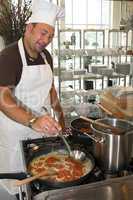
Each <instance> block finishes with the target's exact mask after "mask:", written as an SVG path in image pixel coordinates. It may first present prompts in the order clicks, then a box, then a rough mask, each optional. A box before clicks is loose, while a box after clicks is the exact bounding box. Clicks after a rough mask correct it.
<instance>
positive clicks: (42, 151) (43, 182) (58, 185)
mask: <svg viewBox="0 0 133 200" xmlns="http://www.w3.org/2000/svg"><path fill="white" fill-rule="evenodd" d="M57 151H58V152H59V153H61V152H62V153H63V152H64V151H65V150H64V148H60V147H57V148H56V147H55V148H54V152H57ZM48 153H51V149H49V148H46V147H44V148H42V149H38V150H37V151H35V152H33V154H32V155H31V156H30V157H29V159H28V161H27V167H28V165H29V164H30V163H31V162H32V161H33V159H35V158H37V157H39V156H42V155H47V154H48ZM86 158H87V159H89V160H90V162H91V167H90V168H89V169H88V172H87V173H86V174H85V175H84V176H82V177H80V178H79V179H77V180H74V181H68V182H58V181H53V180H50V179H49V180H48V179H47V180H46V179H45V180H43V179H41V178H38V179H37V180H36V181H34V182H33V183H35V185H36V184H39V185H40V187H43V186H48V187H50V188H53V189H56V188H64V187H71V186H74V185H79V184H81V183H82V182H83V181H85V180H86V179H87V178H89V176H91V173H92V171H93V169H94V166H95V161H94V158H93V157H92V155H91V154H86ZM29 174H30V176H32V174H31V173H30V172H29ZM26 177H28V173H24V172H21V173H4V174H0V179H19V180H22V179H24V178H26Z"/></svg>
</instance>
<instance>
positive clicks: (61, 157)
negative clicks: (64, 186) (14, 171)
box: [28, 153, 92, 182]
mask: <svg viewBox="0 0 133 200" xmlns="http://www.w3.org/2000/svg"><path fill="white" fill-rule="evenodd" d="M91 169H92V163H91V160H89V159H87V160H86V161H84V162H83V163H81V162H79V161H77V160H75V159H73V158H71V157H69V156H68V155H66V154H61V153H49V154H47V155H42V156H39V157H37V158H34V159H33V160H32V161H31V163H30V164H29V166H28V170H29V171H30V173H31V174H32V175H37V174H38V173H41V172H45V171H46V172H49V171H51V170H54V171H55V172H56V175H55V174H54V175H51V177H50V180H52V181H58V182H67V181H74V180H76V179H79V178H80V177H82V176H84V175H86V174H87V173H89V171H91ZM41 179H42V180H43V179H44V178H43V177H41Z"/></svg>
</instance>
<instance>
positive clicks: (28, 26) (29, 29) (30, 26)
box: [26, 23, 36, 33]
mask: <svg viewBox="0 0 133 200" xmlns="http://www.w3.org/2000/svg"><path fill="white" fill-rule="evenodd" d="M35 26H36V23H29V24H27V26H26V32H27V33H31V32H32V30H33V28H34V27H35Z"/></svg>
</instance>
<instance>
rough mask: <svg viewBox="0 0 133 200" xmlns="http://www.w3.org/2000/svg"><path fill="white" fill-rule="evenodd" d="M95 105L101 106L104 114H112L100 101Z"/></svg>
mask: <svg viewBox="0 0 133 200" xmlns="http://www.w3.org/2000/svg"><path fill="white" fill-rule="evenodd" d="M97 106H98V107H99V108H101V109H102V110H103V111H104V112H105V113H106V114H108V115H110V116H113V113H112V112H111V111H109V110H108V109H107V108H105V107H104V106H103V105H101V104H100V103H98V104H97Z"/></svg>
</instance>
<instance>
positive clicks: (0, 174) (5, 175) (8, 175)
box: [0, 172, 27, 180]
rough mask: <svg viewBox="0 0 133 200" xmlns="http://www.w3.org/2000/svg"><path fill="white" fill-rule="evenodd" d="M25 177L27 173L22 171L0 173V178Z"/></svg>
mask: <svg viewBox="0 0 133 200" xmlns="http://www.w3.org/2000/svg"><path fill="white" fill-rule="evenodd" d="M26 177H27V174H26V173H24V172H19V173H0V179H18V180H22V179H24V178H26Z"/></svg>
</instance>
